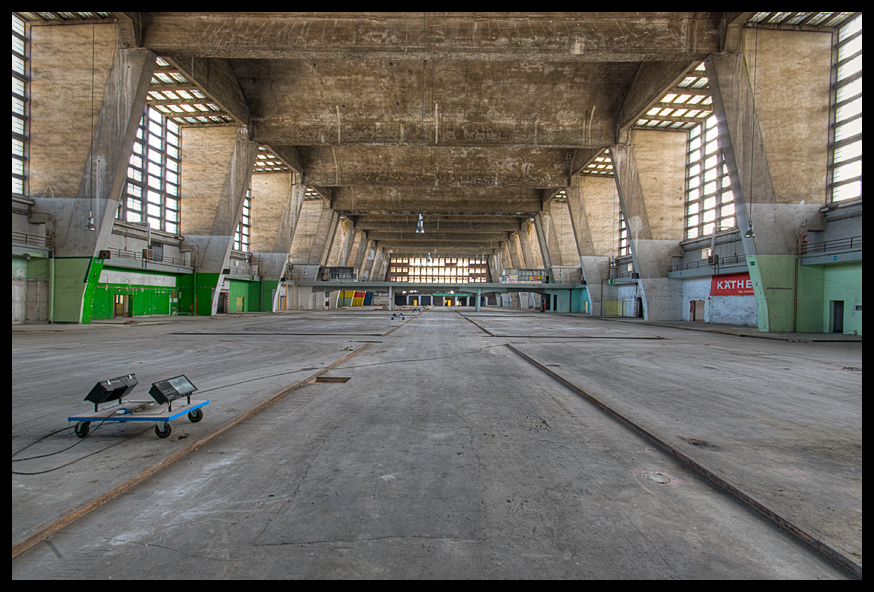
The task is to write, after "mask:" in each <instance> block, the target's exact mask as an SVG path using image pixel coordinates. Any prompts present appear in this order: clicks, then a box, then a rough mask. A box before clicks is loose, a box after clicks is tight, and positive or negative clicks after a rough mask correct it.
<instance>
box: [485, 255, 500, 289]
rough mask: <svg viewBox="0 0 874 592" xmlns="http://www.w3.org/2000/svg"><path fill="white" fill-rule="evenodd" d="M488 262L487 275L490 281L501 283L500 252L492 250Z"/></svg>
mask: <svg viewBox="0 0 874 592" xmlns="http://www.w3.org/2000/svg"><path fill="white" fill-rule="evenodd" d="M488 262H489V275H491V276H492V277H491V280H492V282H493V283H498V282H500V281H501V270H502V265H501V252H500V249H493V250H492V253H491V254H490V255H489V256H488Z"/></svg>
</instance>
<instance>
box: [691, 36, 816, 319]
mask: <svg viewBox="0 0 874 592" xmlns="http://www.w3.org/2000/svg"><path fill="white" fill-rule="evenodd" d="M790 33H792V34H790ZM742 47H743V53H741V54H739V55H738V54H735V53H731V54H729V53H726V54H724V55H715V56H711V57H710V58H709V59H708V60H707V62H706V68H707V77H708V79H709V81H710V89H711V93H712V95H713V106H714V110H715V113H716V116H717V125H718V127H719V147H720V150H721V151H722V153H723V156H724V158H725V162H726V166H727V168H728V171H729V176H730V178H731V184H732V188H733V193H734V199H735V214H736V216H737V221H738V226H739V227H740V229H741V235H742V237H743V238H742V242H743V247H744V253H745V255H746V260H747V266H748V267H749V273H750V279H751V280H752V283H753V291H754V294H755V297H756V304H757V305H758V327H759V330H761V331H781V332H791V331H795V330H796V319H795V317H796V310H795V302H796V292H797V290H798V286H797V285H796V259H797V252H798V246H797V245H798V243H799V241H800V240H801V238H802V237H803V236H804V234H805V233H806V232H807V230H808V229H810V228H812V227H822V225H823V221H822V213H821V212H820V209H821V208H822V206H823V204H824V203H825V202H826V175H827V171H828V116H829V115H828V114H829V89H830V80H829V77H830V60H831V33H818V32H812V31H811V32H807V31H805V32H799V31H792V32H789V31H770V30H759V29H751V30H744V32H743V43H742ZM787 56H791V60H788V59H787ZM735 188H736V189H735ZM750 225H752V230H753V233H752V235H751V236H745V235H746V234H747V230H748V228H750Z"/></svg>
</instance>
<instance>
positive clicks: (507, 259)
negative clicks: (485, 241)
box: [501, 234, 519, 269]
mask: <svg viewBox="0 0 874 592" xmlns="http://www.w3.org/2000/svg"><path fill="white" fill-rule="evenodd" d="M510 239H512V235H509V234H508V235H507V240H506V241H502V242H501V268H502V269H506V268H509V267H519V265H518V263H517V262H516V261H514V260H513V255H512V252H511V251H510V244H511V243H510Z"/></svg>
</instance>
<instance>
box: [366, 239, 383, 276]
mask: <svg viewBox="0 0 874 592" xmlns="http://www.w3.org/2000/svg"><path fill="white" fill-rule="evenodd" d="M384 257H385V252H384V251H383V248H382V247H377V248H376V254H375V255H374V256H373V261H372V264H371V266H370V277H369V278H368V279H369V280H370V281H372V282H381V281H382V278H381V277H380V275H379V274H380V272H381V271H382V261H383V258H384Z"/></svg>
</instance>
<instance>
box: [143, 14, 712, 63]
mask: <svg viewBox="0 0 874 592" xmlns="http://www.w3.org/2000/svg"><path fill="white" fill-rule="evenodd" d="M143 23H144V25H143V43H144V44H145V45H146V46H147V47H151V48H154V49H155V50H156V51H158V52H161V53H178V54H181V55H194V56H209V57H222V58H235V59H236V58H254V59H293V60H306V61H310V62H311V61H312V60H320V59H349V58H353V57H354V58H361V57H363V56H366V57H369V58H371V59H412V60H429V61H430V60H438V59H439V60H449V59H464V60H476V61H483V62H488V61H499V62H505V61H508V60H513V61H533V62H551V61H560V62H566V61H576V62H623V61H633V62H637V61H650V60H653V59H655V60H659V59H661V60H665V59H684V58H693V59H694V58H695V57H696V56H703V55H706V54H708V53H714V52H715V51H716V50H717V47H718V43H719V26H720V19H719V13H697V12H685V13H675V12H650V13H646V12H635V13H609V12H608V13H604V12H583V13H542V14H537V13H526V14H524V15H522V14H506V15H501V14H496V13H459V14H445V15H443V14H434V13H418V12H417V13H412V12H397V13H378V14H377V13H325V14H318V13H307V14H306V15H288V14H277V13H257V12H247V13H174V12H151V13H145V16H144V19H143ZM559 31H560V34H559V33H558V32H559ZM217 38H218V39H221V41H222V42H221V43H216V39H217ZM655 39H657V40H658V41H657V42H655V41H654V40H655Z"/></svg>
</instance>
